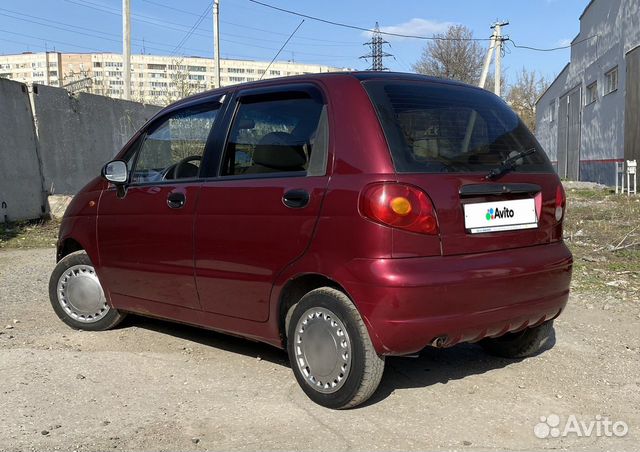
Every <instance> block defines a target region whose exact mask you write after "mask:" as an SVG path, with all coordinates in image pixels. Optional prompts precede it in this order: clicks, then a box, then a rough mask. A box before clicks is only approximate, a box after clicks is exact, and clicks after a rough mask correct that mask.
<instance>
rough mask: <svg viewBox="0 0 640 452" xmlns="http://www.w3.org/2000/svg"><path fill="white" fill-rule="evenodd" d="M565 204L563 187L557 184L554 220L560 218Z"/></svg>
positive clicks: (565, 197) (565, 198)
mask: <svg viewBox="0 0 640 452" xmlns="http://www.w3.org/2000/svg"><path fill="white" fill-rule="evenodd" d="M566 205H567V196H566V195H565V193H564V188H563V187H562V184H558V188H556V221H560V220H562V216H563V215H564V210H565V206H566Z"/></svg>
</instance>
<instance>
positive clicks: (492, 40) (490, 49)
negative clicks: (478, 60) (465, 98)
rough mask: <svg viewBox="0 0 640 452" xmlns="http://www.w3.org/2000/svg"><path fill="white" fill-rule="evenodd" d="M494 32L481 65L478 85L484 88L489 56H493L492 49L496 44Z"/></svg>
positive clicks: (489, 63)
mask: <svg viewBox="0 0 640 452" xmlns="http://www.w3.org/2000/svg"><path fill="white" fill-rule="evenodd" d="M495 39H496V34H495V32H493V33H492V34H491V41H490V42H491V43H490V44H489V49H488V50H487V55H486V56H485V57H484V64H483V65H482V74H481V75H480V82H479V83H478V86H479V87H480V88H483V89H484V85H485V84H486V83H487V76H488V75H489V66H490V65H491V57H493V49H494V48H495V46H496V40H495Z"/></svg>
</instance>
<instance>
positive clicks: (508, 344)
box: [479, 320, 554, 359]
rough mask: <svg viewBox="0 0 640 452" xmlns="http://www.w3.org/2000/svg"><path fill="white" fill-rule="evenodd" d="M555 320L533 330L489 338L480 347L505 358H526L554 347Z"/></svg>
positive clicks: (481, 342) (528, 329) (527, 329)
mask: <svg viewBox="0 0 640 452" xmlns="http://www.w3.org/2000/svg"><path fill="white" fill-rule="evenodd" d="M553 341H554V330H553V320H549V321H547V322H544V323H542V324H540V325H538V326H536V327H533V328H526V329H524V330H522V331H519V332H517V333H507V334H505V335H504V336H500V337H496V338H488V339H483V340H482V341H480V342H479V343H480V345H481V346H482V347H483V348H484V349H485V350H486V351H487V352H488V353H490V354H492V355H496V356H500V357H503V358H512V359H519V358H526V357H529V356H534V355H537V354H538V353H540V352H542V351H543V350H546V349H547V348H550V347H551V346H553Z"/></svg>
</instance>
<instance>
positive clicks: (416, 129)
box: [364, 81, 553, 173]
mask: <svg viewBox="0 0 640 452" xmlns="http://www.w3.org/2000/svg"><path fill="white" fill-rule="evenodd" d="M364 86H365V89H366V90H367V92H368V94H369V97H370V98H371V100H372V102H373V104H374V106H375V108H376V110H377V112H378V117H379V119H380V122H381V124H382V128H383V130H384V133H385V136H386V138H387V141H388V143H389V148H390V151H391V157H392V159H393V163H394V166H395V168H396V171H398V172H413V173H445V172H469V171H473V172H480V171H482V172H486V171H488V170H490V169H492V168H495V167H496V166H497V165H499V164H500V162H502V161H503V160H505V159H506V158H508V157H510V156H513V155H514V153H517V152H520V151H526V150H529V149H532V148H535V149H536V150H537V152H535V153H533V154H530V155H528V156H526V157H525V158H523V159H522V160H523V161H522V164H520V165H518V166H517V167H516V169H515V171H518V172H552V171H553V168H552V167H551V164H550V163H549V159H548V158H547V157H546V155H545V153H544V151H543V150H542V149H541V147H540V145H539V144H538V142H537V141H536V139H535V138H534V137H533V135H532V134H531V132H530V131H529V130H528V129H527V127H526V126H525V125H524V124H523V122H522V121H521V120H520V118H518V115H516V114H515V113H514V112H513V111H512V110H511V109H510V108H509V107H508V106H507V104H506V103H505V102H504V101H502V100H501V99H499V98H498V97H496V96H494V95H493V94H491V93H489V92H487V91H484V90H480V89H476V88H469V87H464V86H457V85H450V84H441V83H413V82H380V81H371V82H365V83H364Z"/></svg>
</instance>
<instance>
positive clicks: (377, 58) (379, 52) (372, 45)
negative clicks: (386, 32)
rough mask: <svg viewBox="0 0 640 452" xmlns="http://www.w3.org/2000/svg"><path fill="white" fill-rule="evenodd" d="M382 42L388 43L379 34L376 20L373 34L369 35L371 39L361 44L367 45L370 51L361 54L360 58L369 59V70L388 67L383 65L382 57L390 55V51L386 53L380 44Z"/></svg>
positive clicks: (381, 69) (382, 69) (383, 69)
mask: <svg viewBox="0 0 640 452" xmlns="http://www.w3.org/2000/svg"><path fill="white" fill-rule="evenodd" d="M384 44H389V42H388V41H385V40H384V39H383V38H382V35H381V34H380V26H379V25H378V22H376V27H375V28H374V32H373V35H371V40H369V41H367V42H365V43H364V44H363V45H365V46H369V49H370V52H369V53H368V54H367V55H362V56H361V57H360V58H361V59H364V60H367V61H368V60H369V59H371V67H369V69H368V70H369V71H388V70H389V69H388V68H386V67H385V65H384V62H383V58H385V57H391V56H393V55H391V54H390V53H387V52H385V51H384V50H383V48H382V46H383V45H384Z"/></svg>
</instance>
